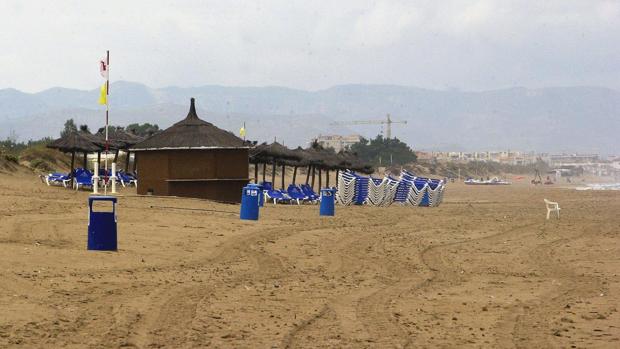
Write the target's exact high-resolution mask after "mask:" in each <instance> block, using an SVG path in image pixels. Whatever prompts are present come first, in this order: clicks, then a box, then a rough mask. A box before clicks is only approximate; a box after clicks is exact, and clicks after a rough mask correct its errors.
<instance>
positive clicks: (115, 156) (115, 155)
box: [114, 149, 119, 162]
mask: <svg viewBox="0 0 620 349" xmlns="http://www.w3.org/2000/svg"><path fill="white" fill-rule="evenodd" d="M118 152H119V150H118V149H116V153H114V162H116V161H117V160H118Z"/></svg>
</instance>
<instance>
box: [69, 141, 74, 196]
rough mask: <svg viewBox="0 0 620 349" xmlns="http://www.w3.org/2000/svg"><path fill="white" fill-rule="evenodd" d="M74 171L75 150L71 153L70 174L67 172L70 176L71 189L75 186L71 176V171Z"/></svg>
mask: <svg viewBox="0 0 620 349" xmlns="http://www.w3.org/2000/svg"><path fill="white" fill-rule="evenodd" d="M74 169H75V150H74V151H72V152H71V172H69V176H71V188H73V186H74V185H75V182H74V181H75V179H74V177H75V176H74V175H73V170H74Z"/></svg>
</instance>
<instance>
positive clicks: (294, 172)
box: [293, 166, 297, 184]
mask: <svg viewBox="0 0 620 349" xmlns="http://www.w3.org/2000/svg"><path fill="white" fill-rule="evenodd" d="M296 177H297V166H295V167H293V184H295V178H296Z"/></svg>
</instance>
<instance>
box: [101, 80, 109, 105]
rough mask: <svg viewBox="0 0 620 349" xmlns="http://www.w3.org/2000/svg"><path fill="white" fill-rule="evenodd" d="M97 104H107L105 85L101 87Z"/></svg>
mask: <svg viewBox="0 0 620 349" xmlns="http://www.w3.org/2000/svg"><path fill="white" fill-rule="evenodd" d="M99 104H104V105H105V104H108V89H107V86H106V84H103V85H101V91H100V92H99Z"/></svg>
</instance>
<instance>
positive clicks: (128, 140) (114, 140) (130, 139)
mask: <svg viewBox="0 0 620 349" xmlns="http://www.w3.org/2000/svg"><path fill="white" fill-rule="evenodd" d="M96 136H98V137H99V138H102V139H103V141H104V142H105V128H101V129H99V132H97V134H96ZM142 140H144V137H140V136H138V135H135V134H133V133H130V132H127V131H125V129H123V128H122V127H108V143H109V146H110V148H111V149H115V150H116V153H115V154H114V162H116V161H117V160H118V152H119V150H124V151H125V152H126V153H127V159H125V171H129V155H130V153H131V152H130V151H129V148H131V147H132V146H133V145H135V144H138V143H140V142H141V141H142ZM100 157H101V153H99V154H98V161H100Z"/></svg>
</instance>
